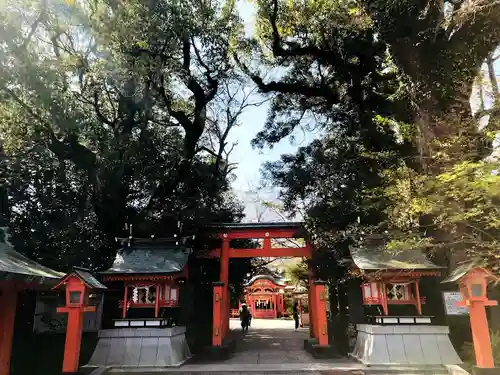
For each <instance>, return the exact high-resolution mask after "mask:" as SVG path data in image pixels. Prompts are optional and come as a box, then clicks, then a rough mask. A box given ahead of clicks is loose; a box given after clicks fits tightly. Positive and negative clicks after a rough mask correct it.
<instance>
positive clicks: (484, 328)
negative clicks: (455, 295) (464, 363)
mask: <svg viewBox="0 0 500 375" xmlns="http://www.w3.org/2000/svg"><path fill="white" fill-rule="evenodd" d="M498 280H500V279H499V278H498V277H497V276H495V275H493V274H492V273H491V272H490V271H488V270H487V269H485V268H484V267H480V266H477V265H475V264H474V263H469V264H465V265H462V266H460V267H458V268H457V270H455V271H454V272H453V273H452V274H451V275H450V276H449V277H448V278H447V279H446V280H445V281H444V282H450V281H455V282H458V284H459V286H460V293H461V294H462V301H460V302H458V303H457V305H458V306H461V307H464V306H465V307H468V308H469V317H470V325H471V331H472V340H473V343H474V353H475V357H476V366H475V367H474V368H473V369H472V373H473V374H474V375H493V374H495V375H500V367H495V363H494V359H493V358H494V357H493V351H492V348H491V338H490V332H489V327H488V319H487V316H486V306H496V305H497V304H498V302H497V301H493V300H489V299H488V295H487V287H488V283H490V282H492V281H498Z"/></svg>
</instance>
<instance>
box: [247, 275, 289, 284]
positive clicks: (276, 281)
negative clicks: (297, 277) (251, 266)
mask: <svg viewBox="0 0 500 375" xmlns="http://www.w3.org/2000/svg"><path fill="white" fill-rule="evenodd" d="M257 280H269V281H270V282H272V283H274V284H275V285H278V286H286V282H285V280H283V279H277V278H274V277H272V276H271V275H257V276H254V277H252V278H251V279H250V281H249V282H248V283H247V286H249V285H252V284H253V283H254V282H256V281H257Z"/></svg>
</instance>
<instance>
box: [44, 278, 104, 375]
mask: <svg viewBox="0 0 500 375" xmlns="http://www.w3.org/2000/svg"><path fill="white" fill-rule="evenodd" d="M53 289H54V290H64V294H65V297H66V298H65V301H66V303H65V306H63V307H58V308H57V312H59V313H67V314H68V324H67V327H66V342H65V344H64V360H63V366H62V373H63V374H78V369H79V363H80V346H81V342H82V333H83V314H84V313H86V312H95V310H96V308H95V306H90V305H89V294H90V291H92V290H99V289H106V287H105V286H104V285H102V284H101V283H100V282H99V281H98V280H97V279H95V278H94V276H92V275H91V274H90V273H89V272H88V270H85V269H82V268H75V269H74V270H73V271H72V272H71V273H69V274H67V275H66V276H64V277H63V278H62V279H61V281H59V283H58V284H57V285H56V286H55V287H54V288H53Z"/></svg>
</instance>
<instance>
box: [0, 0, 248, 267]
mask: <svg viewBox="0 0 500 375" xmlns="http://www.w3.org/2000/svg"><path fill="white" fill-rule="evenodd" d="M1 18H2V19H1V21H2V22H1V23H2V28H1V29H0V32H1V33H2V37H3V38H2V39H3V40H5V41H6V43H4V44H3V45H2V46H1V47H0V48H1V49H2V50H1V55H2V57H1V58H0V97H1V101H0V106H1V110H0V116H1V121H0V123H1V132H2V140H3V147H4V150H5V152H6V154H7V155H8V158H7V159H6V160H5V162H4V168H5V170H6V171H7V173H6V174H5V175H4V176H3V177H4V182H5V183H6V185H7V186H8V187H9V189H10V195H11V199H10V206H11V207H12V210H13V211H12V215H11V219H12V220H11V221H12V224H13V226H14V227H15V228H14V229H15V233H17V234H18V238H17V241H18V242H17V244H18V245H21V244H23V247H24V248H25V249H31V250H30V251H32V252H35V253H36V251H38V250H40V249H42V248H46V249H48V248H51V249H52V250H50V251H49V250H47V251H46V253H47V254H46V255H45V256H42V255H40V254H33V255H37V257H39V258H41V259H45V260H47V259H49V258H52V260H51V261H50V262H49V263H50V264H51V265H56V264H58V263H57V262H60V263H61V264H63V263H64V262H62V261H61V260H60V259H59V260H58V261H56V258H58V255H57V254H52V255H49V254H48V253H51V252H53V251H56V250H57V249H59V250H57V251H60V252H64V250H63V249H65V248H67V249H68V251H70V250H69V249H70V248H72V250H71V251H72V252H74V253H76V254H77V255H78V248H79V246H80V245H79V244H78V242H79V241H80V242H85V243H86V244H87V248H88V247H91V248H92V249H94V250H95V251H97V250H99V249H101V250H103V251H102V252H101V254H99V253H97V254H96V258H94V259H92V260H90V259H87V255H84V254H79V255H78V256H76V255H75V257H73V258H71V257H70V258H69V259H73V260H75V261H77V262H80V263H81V262H84V260H85V262H84V263H90V264H92V265H93V266H99V265H100V264H101V263H102V262H104V263H106V262H109V260H110V259H111V258H112V256H113V252H114V237H115V236H119V235H123V234H124V226H125V224H126V223H129V224H133V227H134V234H136V235H150V234H154V233H156V234H157V235H172V234H175V233H178V232H179V231H184V232H192V231H193V230H194V229H195V228H197V227H199V226H200V225H202V224H204V223H206V222H207V221H212V220H237V219H238V218H241V211H240V208H239V207H237V205H236V206H235V204H234V200H232V198H231V194H230V192H229V184H228V177H229V174H230V172H231V168H232V167H231V165H230V164H229V163H228V160H227V157H228V152H229V148H228V145H227V141H226V139H227V134H228V132H229V130H230V129H231V127H232V126H234V124H235V123H236V120H237V116H238V115H239V114H240V113H241V110H242V109H243V108H244V105H246V104H244V103H243V102H241V101H240V102H238V103H237V104H235V94H234V91H235V88H237V87H238V85H239V84H240V83H238V82H237V81H236V78H237V73H236V72H235V70H234V69H233V64H232V61H231V48H232V45H233V44H234V41H235V40H236V39H237V38H238V37H239V35H240V33H241V32H242V28H241V23H240V20H239V18H238V16H237V13H236V10H235V2H234V1H230V0H229V1H219V2H215V3H212V4H211V5H210V6H208V5H206V4H204V3H202V2H198V1H189V2H177V1H168V0H162V1H150V2H142V1H130V2H115V1H109V2H108V1H89V2H86V1H82V2H79V1H76V2H56V1H48V0H43V1H40V2H32V1H25V0H10V1H8V2H6V3H5V4H3V5H2V12H1ZM224 105H226V106H227V108H228V111H227V113H226V110H225V109H224V114H225V117H224V121H222V120H221V119H220V118H219V117H218V115H219V113H220V112H221V107H222V106H224ZM226 130H227V131H226ZM214 139H216V140H217V142H215V143H214V142H212V143H211V142H209V140H214ZM229 147H230V145H229ZM54 224H55V225H54ZM50 225H54V226H52V227H50V228H49V226H50ZM58 228H59V229H58ZM63 229H64V230H63ZM30 231H31V232H32V233H34V235H33V236H32V237H30V236H27V233H29V232H30ZM40 231H41V233H40V235H39V236H38V234H37V233H38V232H40ZM61 231H62V232H61ZM47 234H50V235H48V238H45V239H43V236H44V235H47ZM127 234H128V233H127ZM61 236H62V237H64V236H66V238H65V240H67V239H68V238H69V237H71V238H73V240H74V241H73V242H71V241H70V243H66V244H64V245H62V242H64V241H63V239H62V238H61ZM68 236H69V237H68ZM57 238H59V240H60V241H61V243H58V242H57ZM77 238H81V239H80V240H77ZM89 238H92V239H93V241H86V239H87V240H88V239H89ZM51 240H52V241H51ZM94 240H95V241H94ZM75 241H76V242H75ZM50 242H53V243H52V244H51V243H50ZM59 245H61V246H59ZM35 249H38V250H35ZM57 251H56V252H57ZM82 258H83V259H82ZM66 261H70V260H68V259H66ZM54 262H55V263H54Z"/></svg>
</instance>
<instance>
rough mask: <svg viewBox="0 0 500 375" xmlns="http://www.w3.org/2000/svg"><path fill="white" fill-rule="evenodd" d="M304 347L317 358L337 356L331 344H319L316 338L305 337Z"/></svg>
mask: <svg viewBox="0 0 500 375" xmlns="http://www.w3.org/2000/svg"><path fill="white" fill-rule="evenodd" d="M304 349H305V350H306V351H308V352H309V353H311V355H312V356H313V357H314V358H317V359H325V358H336V357H338V355H337V353H336V352H335V349H334V348H333V346H332V345H319V344H318V340H317V339H305V340H304Z"/></svg>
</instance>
